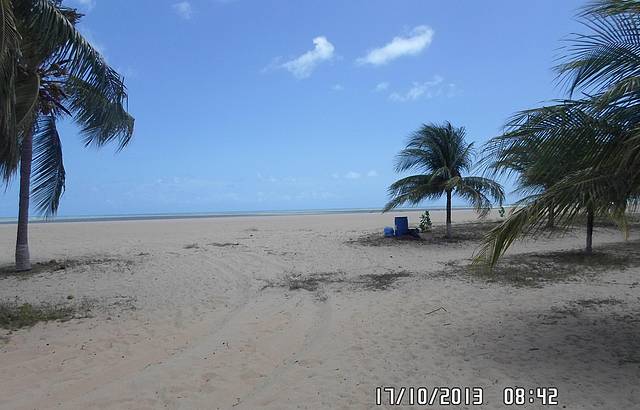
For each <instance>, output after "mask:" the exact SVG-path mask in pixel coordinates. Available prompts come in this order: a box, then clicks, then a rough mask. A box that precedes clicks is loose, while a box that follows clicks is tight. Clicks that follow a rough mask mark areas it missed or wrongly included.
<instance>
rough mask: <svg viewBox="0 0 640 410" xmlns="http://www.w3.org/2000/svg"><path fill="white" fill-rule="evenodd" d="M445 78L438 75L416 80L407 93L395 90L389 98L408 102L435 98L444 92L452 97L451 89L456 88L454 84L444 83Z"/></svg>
mask: <svg viewBox="0 0 640 410" xmlns="http://www.w3.org/2000/svg"><path fill="white" fill-rule="evenodd" d="M443 82H444V78H442V77H440V76H439V75H436V76H434V77H433V79H432V80H430V81H425V82H423V83H419V82H414V83H413V85H412V86H411V88H410V89H409V90H408V91H406V92H405V93H397V92H394V93H392V94H391V95H389V99H390V100H392V101H398V102H406V101H415V100H417V99H420V98H427V99H428V98H433V97H437V96H440V95H443V94H446V95H447V96H449V97H452V96H453V94H451V93H450V89H452V88H453V89H455V85H454V84H443Z"/></svg>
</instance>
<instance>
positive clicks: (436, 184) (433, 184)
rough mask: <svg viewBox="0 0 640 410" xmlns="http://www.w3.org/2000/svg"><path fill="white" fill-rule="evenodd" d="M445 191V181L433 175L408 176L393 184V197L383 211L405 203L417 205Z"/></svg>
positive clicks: (391, 190)
mask: <svg viewBox="0 0 640 410" xmlns="http://www.w3.org/2000/svg"><path fill="white" fill-rule="evenodd" d="M443 192H444V184H443V181H441V180H438V179H437V178H433V175H412V176H408V177H405V178H402V179H400V180H398V181H396V182H394V183H393V184H391V186H390V187H389V197H390V198H391V199H390V200H389V202H388V203H387V204H386V205H385V207H384V209H383V211H382V212H388V211H390V210H391V209H393V208H397V207H398V206H401V205H404V204H410V205H417V204H419V203H420V202H422V201H424V200H426V199H437V198H439V197H441V196H442V193H443Z"/></svg>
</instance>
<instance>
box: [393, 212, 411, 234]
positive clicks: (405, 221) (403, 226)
mask: <svg viewBox="0 0 640 410" xmlns="http://www.w3.org/2000/svg"><path fill="white" fill-rule="evenodd" d="M395 222H396V236H403V235H406V234H408V233H409V218H407V217H406V216H396V221H395Z"/></svg>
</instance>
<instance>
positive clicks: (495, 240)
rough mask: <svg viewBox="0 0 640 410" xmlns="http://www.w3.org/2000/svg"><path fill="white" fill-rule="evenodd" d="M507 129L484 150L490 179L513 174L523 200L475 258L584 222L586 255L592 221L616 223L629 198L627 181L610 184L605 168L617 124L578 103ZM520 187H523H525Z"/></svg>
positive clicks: (621, 131)
mask: <svg viewBox="0 0 640 410" xmlns="http://www.w3.org/2000/svg"><path fill="white" fill-rule="evenodd" d="M515 118H516V119H515V120H514V121H513V122H512V123H511V124H510V127H511V128H510V130H509V131H508V132H506V133H505V134H504V135H502V136H499V137H496V138H493V139H492V140H491V141H490V142H489V143H488V144H487V147H486V148H485V152H486V153H488V156H487V157H485V159H484V160H486V159H487V158H491V159H492V161H493V162H491V163H490V165H489V169H490V170H492V171H493V173H496V172H498V173H501V174H504V173H511V172H517V173H519V181H520V182H519V183H520V185H521V186H522V185H523V184H528V183H530V181H534V182H536V183H538V184H539V186H538V187H537V189H536V187H535V186H526V187H525V188H526V189H525V192H526V193H527V195H526V196H525V197H524V198H523V199H521V200H520V201H518V202H517V203H516V204H515V206H514V207H513V209H512V213H511V215H510V217H509V218H508V219H507V220H505V221H504V223H502V224H501V225H500V226H498V227H497V228H495V229H494V230H492V231H491V232H490V233H489V235H488V236H487V237H486V238H485V241H484V244H483V246H482V247H481V249H480V252H479V258H480V259H484V260H489V261H490V263H491V264H493V263H495V262H496V261H497V258H498V257H499V256H500V255H502V253H503V252H504V251H505V250H506V248H507V247H508V246H509V245H510V244H511V243H512V242H513V241H514V240H515V239H516V238H517V237H519V236H525V235H530V234H535V233H537V232H539V231H540V230H541V229H543V228H544V227H545V220H546V226H548V221H549V220H550V219H551V218H553V219H554V222H555V220H556V213H557V214H558V219H559V221H558V224H559V225H560V227H561V228H564V229H569V228H570V227H571V226H572V225H573V224H574V223H575V222H576V221H577V220H578V219H580V218H582V217H586V221H587V234H586V245H585V250H586V252H587V253H591V251H592V243H593V227H594V217H595V215H596V214H597V215H600V216H608V217H612V218H614V219H615V220H617V221H621V219H620V218H621V217H622V215H623V214H624V210H625V207H626V205H627V199H628V198H629V197H630V196H631V190H630V185H629V181H630V179H629V178H625V179H623V180H620V181H612V180H611V179H610V175H611V173H612V172H613V171H612V170H607V169H606V168H605V164H606V162H603V163H601V164H600V165H597V166H596V164H598V163H599V162H601V161H602V158H606V157H607V156H608V155H610V152H611V151H612V147H614V148H615V145H616V141H617V140H619V139H620V136H622V135H625V133H627V132H628V130H627V129H625V127H624V125H623V124H619V123H612V122H607V121H605V120H604V119H602V118H599V117H594V116H593V115H591V114H590V112H588V111H585V110H584V107H581V106H579V105H574V106H571V105H569V104H561V105H558V106H549V107H543V108H539V109H536V110H529V111H527V112H526V113H522V114H520V115H519V116H516V117H515ZM523 181H524V182H523Z"/></svg>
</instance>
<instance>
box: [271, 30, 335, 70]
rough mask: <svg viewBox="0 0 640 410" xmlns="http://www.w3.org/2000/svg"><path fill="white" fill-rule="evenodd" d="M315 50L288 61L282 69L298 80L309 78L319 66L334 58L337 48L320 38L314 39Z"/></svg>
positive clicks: (325, 39)
mask: <svg viewBox="0 0 640 410" xmlns="http://www.w3.org/2000/svg"><path fill="white" fill-rule="evenodd" d="M313 44H314V48H313V50H310V51H307V52H306V53H304V54H303V55H301V56H300V57H297V58H295V59H293V60H290V61H287V62H286V63H284V64H282V65H281V66H280V67H282V68H284V69H285V70H288V71H289V72H291V74H293V75H294V76H295V77H296V78H307V77H309V76H310V75H311V73H313V70H315V68H316V67H317V66H318V64H320V63H322V62H324V61H329V60H331V59H332V58H333V52H334V51H335V47H334V46H333V44H331V43H330V42H329V40H327V38H326V37H324V36H320V37H316V38H314V39H313Z"/></svg>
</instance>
